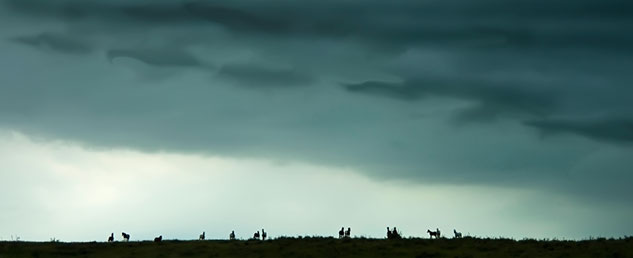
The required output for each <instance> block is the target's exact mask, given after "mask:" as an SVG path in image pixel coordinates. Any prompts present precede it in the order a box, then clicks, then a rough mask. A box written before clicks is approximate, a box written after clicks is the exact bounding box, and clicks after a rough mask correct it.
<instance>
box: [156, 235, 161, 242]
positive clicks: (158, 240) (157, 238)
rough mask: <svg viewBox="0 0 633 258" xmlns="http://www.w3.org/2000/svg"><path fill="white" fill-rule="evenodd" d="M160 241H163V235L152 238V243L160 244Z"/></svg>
mask: <svg viewBox="0 0 633 258" xmlns="http://www.w3.org/2000/svg"><path fill="white" fill-rule="evenodd" d="M160 241H163V235H160V236H158V237H155V238H154V242H160Z"/></svg>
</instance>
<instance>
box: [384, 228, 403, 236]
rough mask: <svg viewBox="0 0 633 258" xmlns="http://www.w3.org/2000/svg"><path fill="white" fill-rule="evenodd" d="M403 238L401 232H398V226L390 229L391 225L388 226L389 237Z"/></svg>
mask: <svg viewBox="0 0 633 258" xmlns="http://www.w3.org/2000/svg"><path fill="white" fill-rule="evenodd" d="M400 238H402V237H401V236H400V233H398V229H396V227H394V228H393V230H389V227H387V239H400Z"/></svg>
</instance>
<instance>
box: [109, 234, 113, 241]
mask: <svg viewBox="0 0 633 258" xmlns="http://www.w3.org/2000/svg"><path fill="white" fill-rule="evenodd" d="M108 242H114V233H112V234H110V237H108Z"/></svg>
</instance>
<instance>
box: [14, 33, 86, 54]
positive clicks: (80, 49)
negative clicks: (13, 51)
mask: <svg viewBox="0 0 633 258" xmlns="http://www.w3.org/2000/svg"><path fill="white" fill-rule="evenodd" d="M13 41H14V42H18V43H21V44H25V45H28V46H32V47H36V48H41V49H50V50H54V51H58V52H62V53H66V54H86V53H89V52H90V51H91V50H92V48H91V46H90V45H89V44H87V43H85V42H83V41H81V40H77V39H75V38H73V37H71V36H67V35H61V34H53V33H40V34H37V35H31V36H20V37H16V38H13Z"/></svg>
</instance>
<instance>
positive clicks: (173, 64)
mask: <svg viewBox="0 0 633 258" xmlns="http://www.w3.org/2000/svg"><path fill="white" fill-rule="evenodd" d="M0 14H1V16H0V17H2V18H0V22H2V24H14V25H16V26H10V27H6V29H4V30H1V31H2V32H0V36H1V37H2V38H3V39H5V40H3V41H1V42H0V55H1V56H2V57H3V58H2V60H0V65H1V66H2V67H3V69H2V70H1V71H0V127H3V128H6V129H10V130H18V131H22V132H25V133H28V134H29V135H36V136H38V137H44V138H46V139H58V138H61V139H66V140H70V141H75V142H78V143H81V144H84V145H86V146H92V147H96V148H111V147H123V148H131V149H138V150H142V151H148V152H153V151H161V150H164V151H170V152H185V153H202V154H204V155H217V156H224V157H249V158H264V159H271V160H279V161H287V160H298V161H302V162H308V163H314V164H327V165H331V166H340V167H353V168H355V169H357V170H358V171H362V172H363V173H365V174H366V175H369V176H371V177H372V178H375V179H380V180H403V181H412V182H418V183H420V182H441V183H450V184H476V185H495V186H499V185H504V186H506V185H507V186H512V187H517V188H530V189H545V190H547V191H554V192H563V193H567V194H578V195H580V196H583V197H582V198H587V199H591V200H610V201H616V202H623V203H631V202H632V201H633V200H632V199H631V198H630V197H627V196H633V195H631V194H633V192H631V190H628V189H629V188H626V187H625V183H624V182H628V181H630V179H632V178H631V177H632V175H631V174H630V173H629V172H628V170H627V169H628V168H630V167H631V165H633V164H632V161H631V160H633V158H632V157H631V155H630V154H629V153H630V150H631V149H630V148H631V145H630V142H631V130H632V129H631V125H630V122H629V121H631V120H632V119H633V105H632V104H631V103H633V99H632V98H633V89H632V88H631V86H630V85H631V82H632V81H633V76H632V75H631V73H630V72H629V68H628V67H633V61H632V60H633V58H631V57H632V56H633V51H632V50H633V47H631V46H633V36H632V35H631V34H630V33H626V32H627V31H628V30H627V28H630V27H631V26H633V19H631V17H633V15H632V14H633V4H630V3H627V2H625V1H615V0H613V1H600V2H596V1H573V2H571V1H566V2H560V1H558V2H552V1H540V0H539V1H513V2H508V1H501V0H484V1H477V2H472V1H458V0H453V1H441V2H437V1H398V2H396V3H386V2H384V1H365V2H363V3H362V4H361V3H355V2H348V1H343V2H341V1H302V2H300V3H299V2H296V1H267V2H266V3H254V2H249V1H216V2H213V3H210V2H203V1H144V0H139V1H108V2H103V1H71V0H66V1H54V2H52V1H43V0H3V1H0ZM543 135H553V136H552V137H542V136H543ZM604 168H609V170H605V169H604ZM605 171H606V172H605ZM592 184H596V185H598V187H591V186H592Z"/></svg>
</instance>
